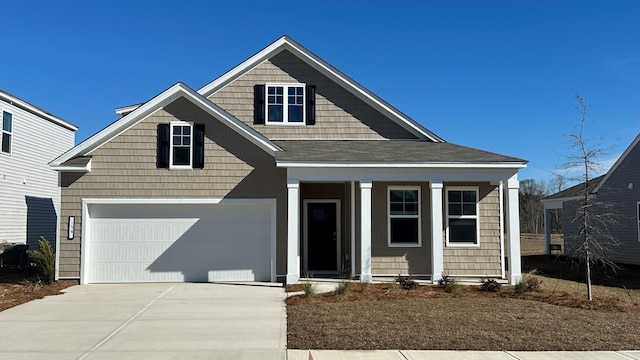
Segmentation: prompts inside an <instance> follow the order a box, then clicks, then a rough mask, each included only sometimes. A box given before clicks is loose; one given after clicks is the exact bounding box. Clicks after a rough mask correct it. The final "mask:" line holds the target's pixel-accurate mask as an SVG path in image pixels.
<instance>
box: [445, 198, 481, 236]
mask: <svg viewBox="0 0 640 360" xmlns="http://www.w3.org/2000/svg"><path fill="white" fill-rule="evenodd" d="M447 243H448V244H460V245H478V244H479V230H478V189H472V188H450V189H447Z"/></svg>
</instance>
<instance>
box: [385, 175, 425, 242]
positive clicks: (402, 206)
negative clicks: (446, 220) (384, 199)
mask: <svg viewBox="0 0 640 360" xmlns="http://www.w3.org/2000/svg"><path fill="white" fill-rule="evenodd" d="M387 220H388V221H387V228H388V238H389V241H388V244H389V246H396V247H402V246H404V247H411V246H413V247H415V246H421V244H422V241H421V235H420V233H421V226H420V187H418V186H395V187H389V188H388V218H387Z"/></svg>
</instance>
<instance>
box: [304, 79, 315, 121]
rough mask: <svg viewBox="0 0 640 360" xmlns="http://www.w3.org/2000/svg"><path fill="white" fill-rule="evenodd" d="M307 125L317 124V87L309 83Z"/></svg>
mask: <svg viewBox="0 0 640 360" xmlns="http://www.w3.org/2000/svg"><path fill="white" fill-rule="evenodd" d="M306 106H307V125H315V124H316V87H315V85H307V103H306Z"/></svg>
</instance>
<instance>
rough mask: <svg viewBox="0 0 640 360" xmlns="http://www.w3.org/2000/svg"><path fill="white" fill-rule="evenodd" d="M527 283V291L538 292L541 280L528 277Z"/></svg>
mask: <svg viewBox="0 0 640 360" xmlns="http://www.w3.org/2000/svg"><path fill="white" fill-rule="evenodd" d="M526 283H527V291H539V290H540V284H542V280H540V279H538V278H537V277H530V278H528V279H527V281H526Z"/></svg>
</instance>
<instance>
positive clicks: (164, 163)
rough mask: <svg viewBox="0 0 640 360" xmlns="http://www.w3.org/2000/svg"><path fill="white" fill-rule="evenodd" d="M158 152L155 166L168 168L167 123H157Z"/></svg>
mask: <svg viewBox="0 0 640 360" xmlns="http://www.w3.org/2000/svg"><path fill="white" fill-rule="evenodd" d="M157 151H158V154H157V158H156V167H157V168H159V169H168V168H169V124H158V149H157Z"/></svg>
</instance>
